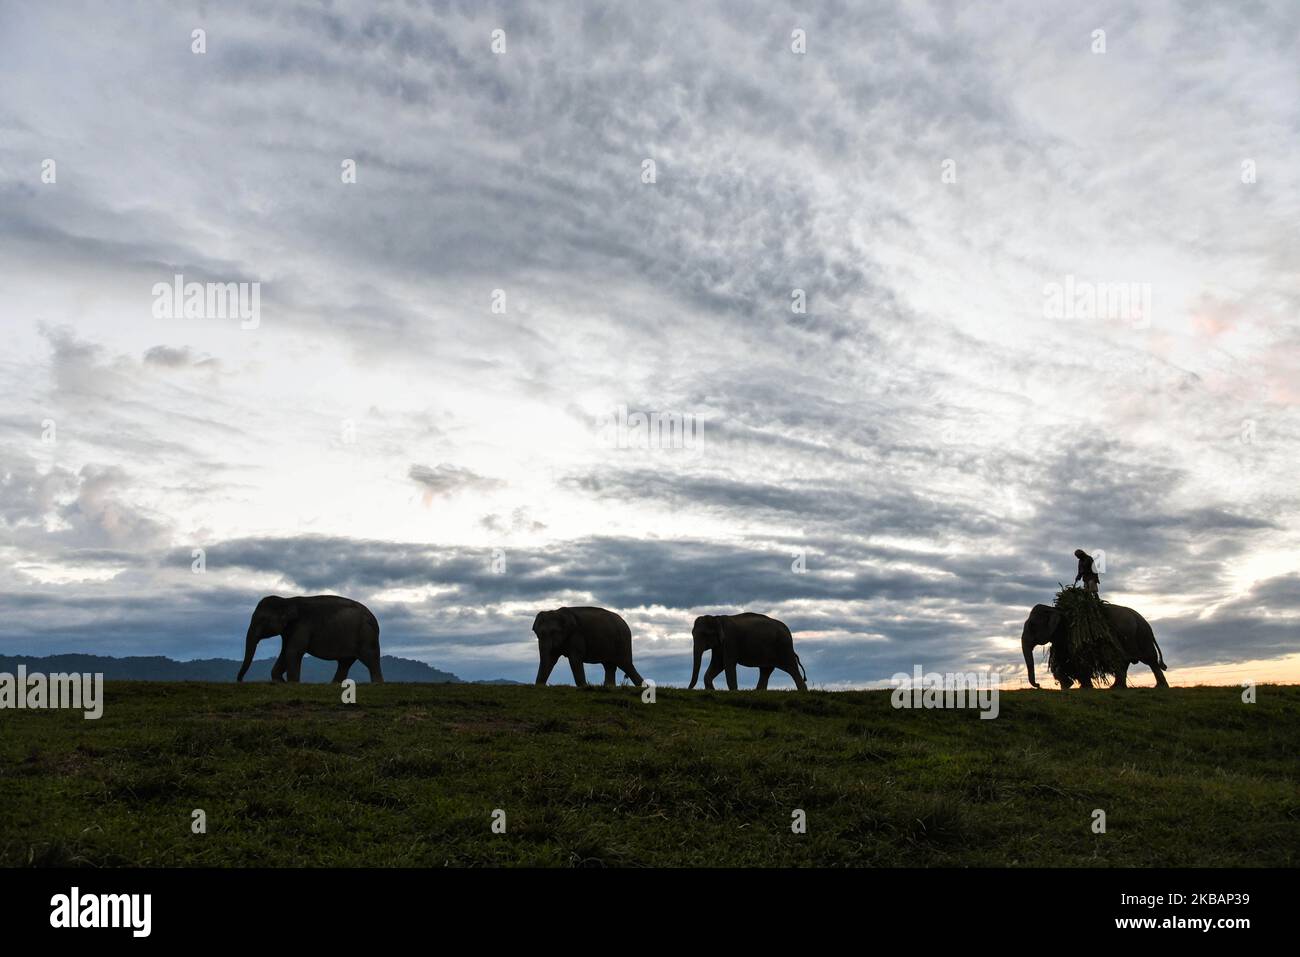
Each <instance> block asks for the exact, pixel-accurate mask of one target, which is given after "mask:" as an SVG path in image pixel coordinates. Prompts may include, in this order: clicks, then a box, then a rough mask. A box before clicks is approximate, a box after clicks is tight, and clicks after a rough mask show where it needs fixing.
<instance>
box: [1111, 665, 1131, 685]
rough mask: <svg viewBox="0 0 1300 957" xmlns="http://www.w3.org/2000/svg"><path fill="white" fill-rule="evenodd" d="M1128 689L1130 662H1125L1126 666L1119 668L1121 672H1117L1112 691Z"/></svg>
mask: <svg viewBox="0 0 1300 957" xmlns="http://www.w3.org/2000/svg"><path fill="white" fill-rule="evenodd" d="M1127 687H1128V662H1127V661H1126V662H1124V664H1122V665H1120V666H1119V671H1117V672H1115V683H1114V684H1113V685H1111V689H1112V690H1113V689H1115V688H1127Z"/></svg>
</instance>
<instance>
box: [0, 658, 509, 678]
mask: <svg viewBox="0 0 1300 957" xmlns="http://www.w3.org/2000/svg"><path fill="white" fill-rule="evenodd" d="M240 664H241V662H238V661H234V660H232V659H229V658H199V659H196V660H194V661H176V660H174V659H172V658H165V657H162V656H157V657H145V656H130V657H124V658H115V657H112V656H105V655H86V654H67V655H0V672H8V673H10V674H14V673H16V672H17V669H18V666H19V665H23V666H24V667H25V668H26V669H27V670H28V671H29V672H40V673H42V674H55V673H60V672H78V673H90V674H103V676H104V679H105V680H106V681H234V680H235V675H237V674H238V673H239V666H240ZM273 664H275V659H274V658H258V659H255V660H254V661H253V664H252V666H251V667H250V668H249V669H248V674H247V675H245V676H244V680H245V681H270V680H271V666H272V665H273ZM335 667H336V666H335V664H334V662H332V661H323V660H322V659H320V658H313V657H312V656H311V655H308V656H307V657H305V658H303V660H302V680H303V681H307V682H321V683H323V682H327V681H329V680H330V679H331V678H333V677H334V669H335ZM380 667H382V668H383V670H384V681H397V682H411V683H419V684H467V683H469V684H519V683H520V682H516V681H510V680H509V679H506V678H496V679H493V680H490V681H483V682H465V681H463V680H462V679H460V678H458V677H456V676H455V675H454V674H452V673H451V672H450V671H440V670H439V669H437V668H434V667H433V666H432V665H427V664H425V663H424V662H423V661H415V660H414V659H411V658H396V657H394V656H392V655H384V656H383V657H382V658H380ZM348 677H349V678H353V679H355V680H356V681H357V682H358V683H362V682H367V681H369V680H370V673H369V672H368V671H366V666H365V665H363V664H361V663H360V662H357V663H356V664H354V665H353V666H352V670H351V671H349V672H348Z"/></svg>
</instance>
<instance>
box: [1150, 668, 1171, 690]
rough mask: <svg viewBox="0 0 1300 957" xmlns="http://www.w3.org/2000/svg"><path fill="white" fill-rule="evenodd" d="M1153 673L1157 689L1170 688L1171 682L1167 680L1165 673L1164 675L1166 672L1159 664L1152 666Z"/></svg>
mask: <svg viewBox="0 0 1300 957" xmlns="http://www.w3.org/2000/svg"><path fill="white" fill-rule="evenodd" d="M1151 672H1152V674H1154V675H1155V676H1156V687H1157V688H1168V687H1169V682H1168V681H1167V680H1166V679H1165V673H1164V670H1163V669H1162V668H1161V667H1160V665H1159V664H1154V665H1151Z"/></svg>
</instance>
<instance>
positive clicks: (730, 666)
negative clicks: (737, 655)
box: [724, 658, 740, 691]
mask: <svg viewBox="0 0 1300 957" xmlns="http://www.w3.org/2000/svg"><path fill="white" fill-rule="evenodd" d="M724 667H725V668H726V671H727V688H728V689H730V690H731V691H735V690H736V689H737V688H739V687H740V684H739V682H738V681H737V680H736V659H734V658H732V659H730V660H729V661H727V662H726V664H725V665H724Z"/></svg>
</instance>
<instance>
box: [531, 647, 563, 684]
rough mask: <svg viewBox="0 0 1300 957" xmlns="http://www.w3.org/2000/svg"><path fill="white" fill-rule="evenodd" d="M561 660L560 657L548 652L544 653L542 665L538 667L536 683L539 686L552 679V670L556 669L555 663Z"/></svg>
mask: <svg viewBox="0 0 1300 957" xmlns="http://www.w3.org/2000/svg"><path fill="white" fill-rule="evenodd" d="M559 660H560V656H559V655H552V654H550V653H549V652H547V651H543V652H542V661H541V664H539V665H538V666H537V682H536V683H537V684H538V685H544V684H546V680H547V679H548V678H550V677H551V669H552V668H554V667H555V663H556V662H557V661H559Z"/></svg>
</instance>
